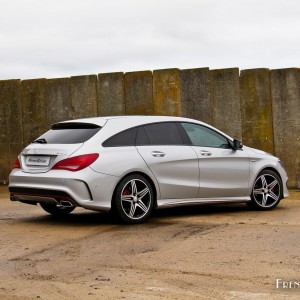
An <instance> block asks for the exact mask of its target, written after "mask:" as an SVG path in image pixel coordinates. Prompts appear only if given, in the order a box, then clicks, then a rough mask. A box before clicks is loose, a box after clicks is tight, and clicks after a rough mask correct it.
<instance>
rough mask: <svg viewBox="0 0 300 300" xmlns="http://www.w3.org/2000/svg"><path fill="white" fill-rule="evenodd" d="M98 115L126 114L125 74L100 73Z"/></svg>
mask: <svg viewBox="0 0 300 300" xmlns="http://www.w3.org/2000/svg"><path fill="white" fill-rule="evenodd" d="M97 99H98V115H99V116H118V115H124V114H125V96H124V74H123V73H122V72H116V73H102V74H98V84H97Z"/></svg>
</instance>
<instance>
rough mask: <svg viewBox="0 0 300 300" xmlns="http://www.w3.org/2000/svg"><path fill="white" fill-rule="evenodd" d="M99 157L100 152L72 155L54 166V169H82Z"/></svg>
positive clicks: (74, 170)
mask: <svg viewBox="0 0 300 300" xmlns="http://www.w3.org/2000/svg"><path fill="white" fill-rule="evenodd" d="M98 157H99V154H98V153H93V154H85V155H79V156H74V157H70V158H67V159H63V160H61V161H59V162H58V163H57V164H55V165H54V166H53V168H52V170H68V171H72V172H76V171H80V170H82V169H84V168H86V167H88V166H89V165H91V164H92V163H93V162H94V161H95V160H96V159H97V158H98Z"/></svg>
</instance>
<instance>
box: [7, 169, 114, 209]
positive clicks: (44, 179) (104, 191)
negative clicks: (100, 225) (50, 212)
mask: <svg viewBox="0 0 300 300" xmlns="http://www.w3.org/2000/svg"><path fill="white" fill-rule="evenodd" d="M117 181H118V178H117V177H114V176H110V175H106V174H101V173H97V172H95V171H93V170H92V169H90V168H86V169H84V170H81V171H80V172H69V171H64V170H51V171H49V172H46V173H39V174H36V173H35V174H32V173H25V172H23V171H22V170H19V169H15V170H13V171H12V172H11V174H10V176H9V191H10V195H11V199H12V200H15V201H21V202H24V203H29V204H34V203H38V202H48V203H53V204H57V205H61V202H62V201H68V202H70V203H71V204H72V205H71V204H70V206H80V207H83V208H86V209H91V210H96V211H109V210H110V208H111V196H112V194H113V190H114V188H115V185H116V183H117ZM65 204H67V203H66V202H65ZM67 205H69V204H67Z"/></svg>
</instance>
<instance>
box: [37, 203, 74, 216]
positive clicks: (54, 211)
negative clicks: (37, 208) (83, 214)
mask: <svg viewBox="0 0 300 300" xmlns="http://www.w3.org/2000/svg"><path fill="white" fill-rule="evenodd" d="M40 205H41V207H42V209H43V210H44V211H46V212H47V213H49V214H51V215H53V216H65V215H67V214H69V213H70V212H72V211H73V210H74V209H75V206H73V207H63V206H56V205H55V204H49V203H44V202H41V203H40Z"/></svg>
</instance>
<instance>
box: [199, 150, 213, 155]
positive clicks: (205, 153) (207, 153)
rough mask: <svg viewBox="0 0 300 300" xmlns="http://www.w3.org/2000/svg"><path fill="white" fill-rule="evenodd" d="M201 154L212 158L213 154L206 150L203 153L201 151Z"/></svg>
mask: <svg viewBox="0 0 300 300" xmlns="http://www.w3.org/2000/svg"><path fill="white" fill-rule="evenodd" d="M200 154H201V155H202V156H211V155H212V153H211V152H209V151H205V150H201V151H200Z"/></svg>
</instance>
